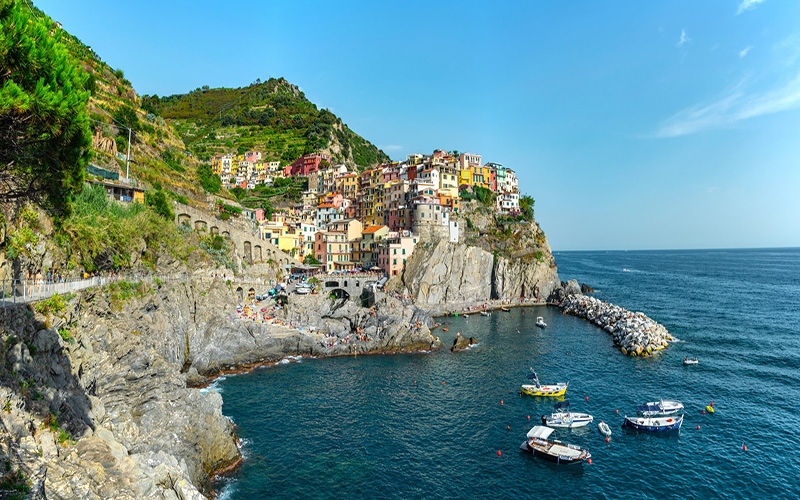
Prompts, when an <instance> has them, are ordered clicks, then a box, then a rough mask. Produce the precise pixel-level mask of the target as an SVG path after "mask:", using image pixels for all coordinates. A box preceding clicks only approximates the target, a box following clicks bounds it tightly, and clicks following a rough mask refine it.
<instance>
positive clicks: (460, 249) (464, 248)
mask: <svg viewBox="0 0 800 500" xmlns="http://www.w3.org/2000/svg"><path fill="white" fill-rule="evenodd" d="M493 268H494V256H493V255H492V254H491V253H489V252H487V251H486V250H483V249H481V248H478V247H474V246H468V245H465V244H453V243H450V242H449V241H447V240H445V239H435V240H433V241H421V242H420V243H419V244H417V246H416V247H415V248H414V253H413V254H412V255H411V258H409V259H408V261H407V262H406V267H405V270H404V272H403V277H402V282H403V284H404V286H405V288H407V289H408V290H410V291H411V294H412V295H414V297H416V299H417V304H418V305H420V306H422V307H429V306H442V305H444V304H447V305H453V306H455V305H464V304H472V303H477V302H480V301H483V300H485V299H486V298H489V297H491V296H492V279H491V278H492V271H493Z"/></svg>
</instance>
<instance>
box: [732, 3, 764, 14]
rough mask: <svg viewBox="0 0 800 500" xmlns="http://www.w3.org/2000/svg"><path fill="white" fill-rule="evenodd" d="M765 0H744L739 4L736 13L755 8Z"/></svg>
mask: <svg viewBox="0 0 800 500" xmlns="http://www.w3.org/2000/svg"><path fill="white" fill-rule="evenodd" d="M763 1H764V0H742V3H740V4H739V8H738V9H737V10H736V15H737V16H738V15H739V14H741V13H742V12H744V11H746V10H750V9H752V8H754V7H755V6H756V5H758V4H760V3H761V2H763Z"/></svg>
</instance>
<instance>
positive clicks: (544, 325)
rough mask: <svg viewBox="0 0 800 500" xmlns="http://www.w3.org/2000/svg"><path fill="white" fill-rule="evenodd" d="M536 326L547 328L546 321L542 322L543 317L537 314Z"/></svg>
mask: <svg viewBox="0 0 800 500" xmlns="http://www.w3.org/2000/svg"><path fill="white" fill-rule="evenodd" d="M536 326H538V327H539V328H547V323H545V322H544V318H543V317H541V316H538V317H537V318H536Z"/></svg>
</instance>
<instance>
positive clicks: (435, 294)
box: [387, 223, 561, 314]
mask: <svg viewBox="0 0 800 500" xmlns="http://www.w3.org/2000/svg"><path fill="white" fill-rule="evenodd" d="M482 226H483V227H484V228H489V226H490V224H489V223H485V224H482ZM492 229H493V228H492ZM492 229H483V228H482V229H476V230H475V231H474V232H473V234H470V233H465V234H462V236H461V238H460V242H459V243H450V242H449V241H448V240H446V239H444V238H437V237H436V236H435V235H433V236H431V237H430V238H428V239H423V240H422V241H421V242H420V243H419V244H418V245H417V246H416V248H414V253H413V254H412V255H411V257H410V258H409V259H408V261H407V262H406V266H405V269H404V271H403V275H402V276H400V277H397V278H393V279H392V280H391V281H390V282H389V283H388V285H387V286H389V287H390V289H393V290H395V291H398V292H403V291H405V290H407V291H408V292H409V293H411V294H413V295H414V296H415V297H416V298H417V304H418V305H420V306H421V307H425V308H426V309H428V310H430V311H431V312H432V313H434V314H441V313H445V312H450V311H455V310H458V309H461V308H462V307H464V306H468V305H476V304H482V303H483V302H484V300H485V299H487V298H489V299H512V300H513V299H518V298H520V297H524V298H536V299H541V300H548V299H550V298H551V296H553V294H554V293H556V292H557V291H558V290H559V289H560V288H561V282H560V281H559V279H558V272H557V270H556V266H555V264H554V261H553V256H552V253H551V251H550V245H548V243H547V239H546V237H545V236H544V233H543V232H542V231H541V229H539V227H538V226H537V225H536V224H535V223H534V224H524V225H523V224H520V225H517V226H516V227H515V228H514V229H513V230H512V229H507V230H506V232H505V233H503V232H501V231H498V230H494V232H493V236H492V238H488V237H482V235H483V234H488V233H489V231H490V230H492Z"/></svg>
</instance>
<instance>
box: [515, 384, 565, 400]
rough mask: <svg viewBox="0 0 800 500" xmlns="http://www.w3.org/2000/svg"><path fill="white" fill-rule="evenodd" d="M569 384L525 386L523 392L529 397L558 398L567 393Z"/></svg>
mask: <svg viewBox="0 0 800 500" xmlns="http://www.w3.org/2000/svg"><path fill="white" fill-rule="evenodd" d="M567 386H569V382H567V383H564V382H559V383H557V384H550V385H534V384H523V385H522V392H523V393H525V394H527V395H529V396H544V397H558V396H563V395H564V394H566V393H567Z"/></svg>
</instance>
